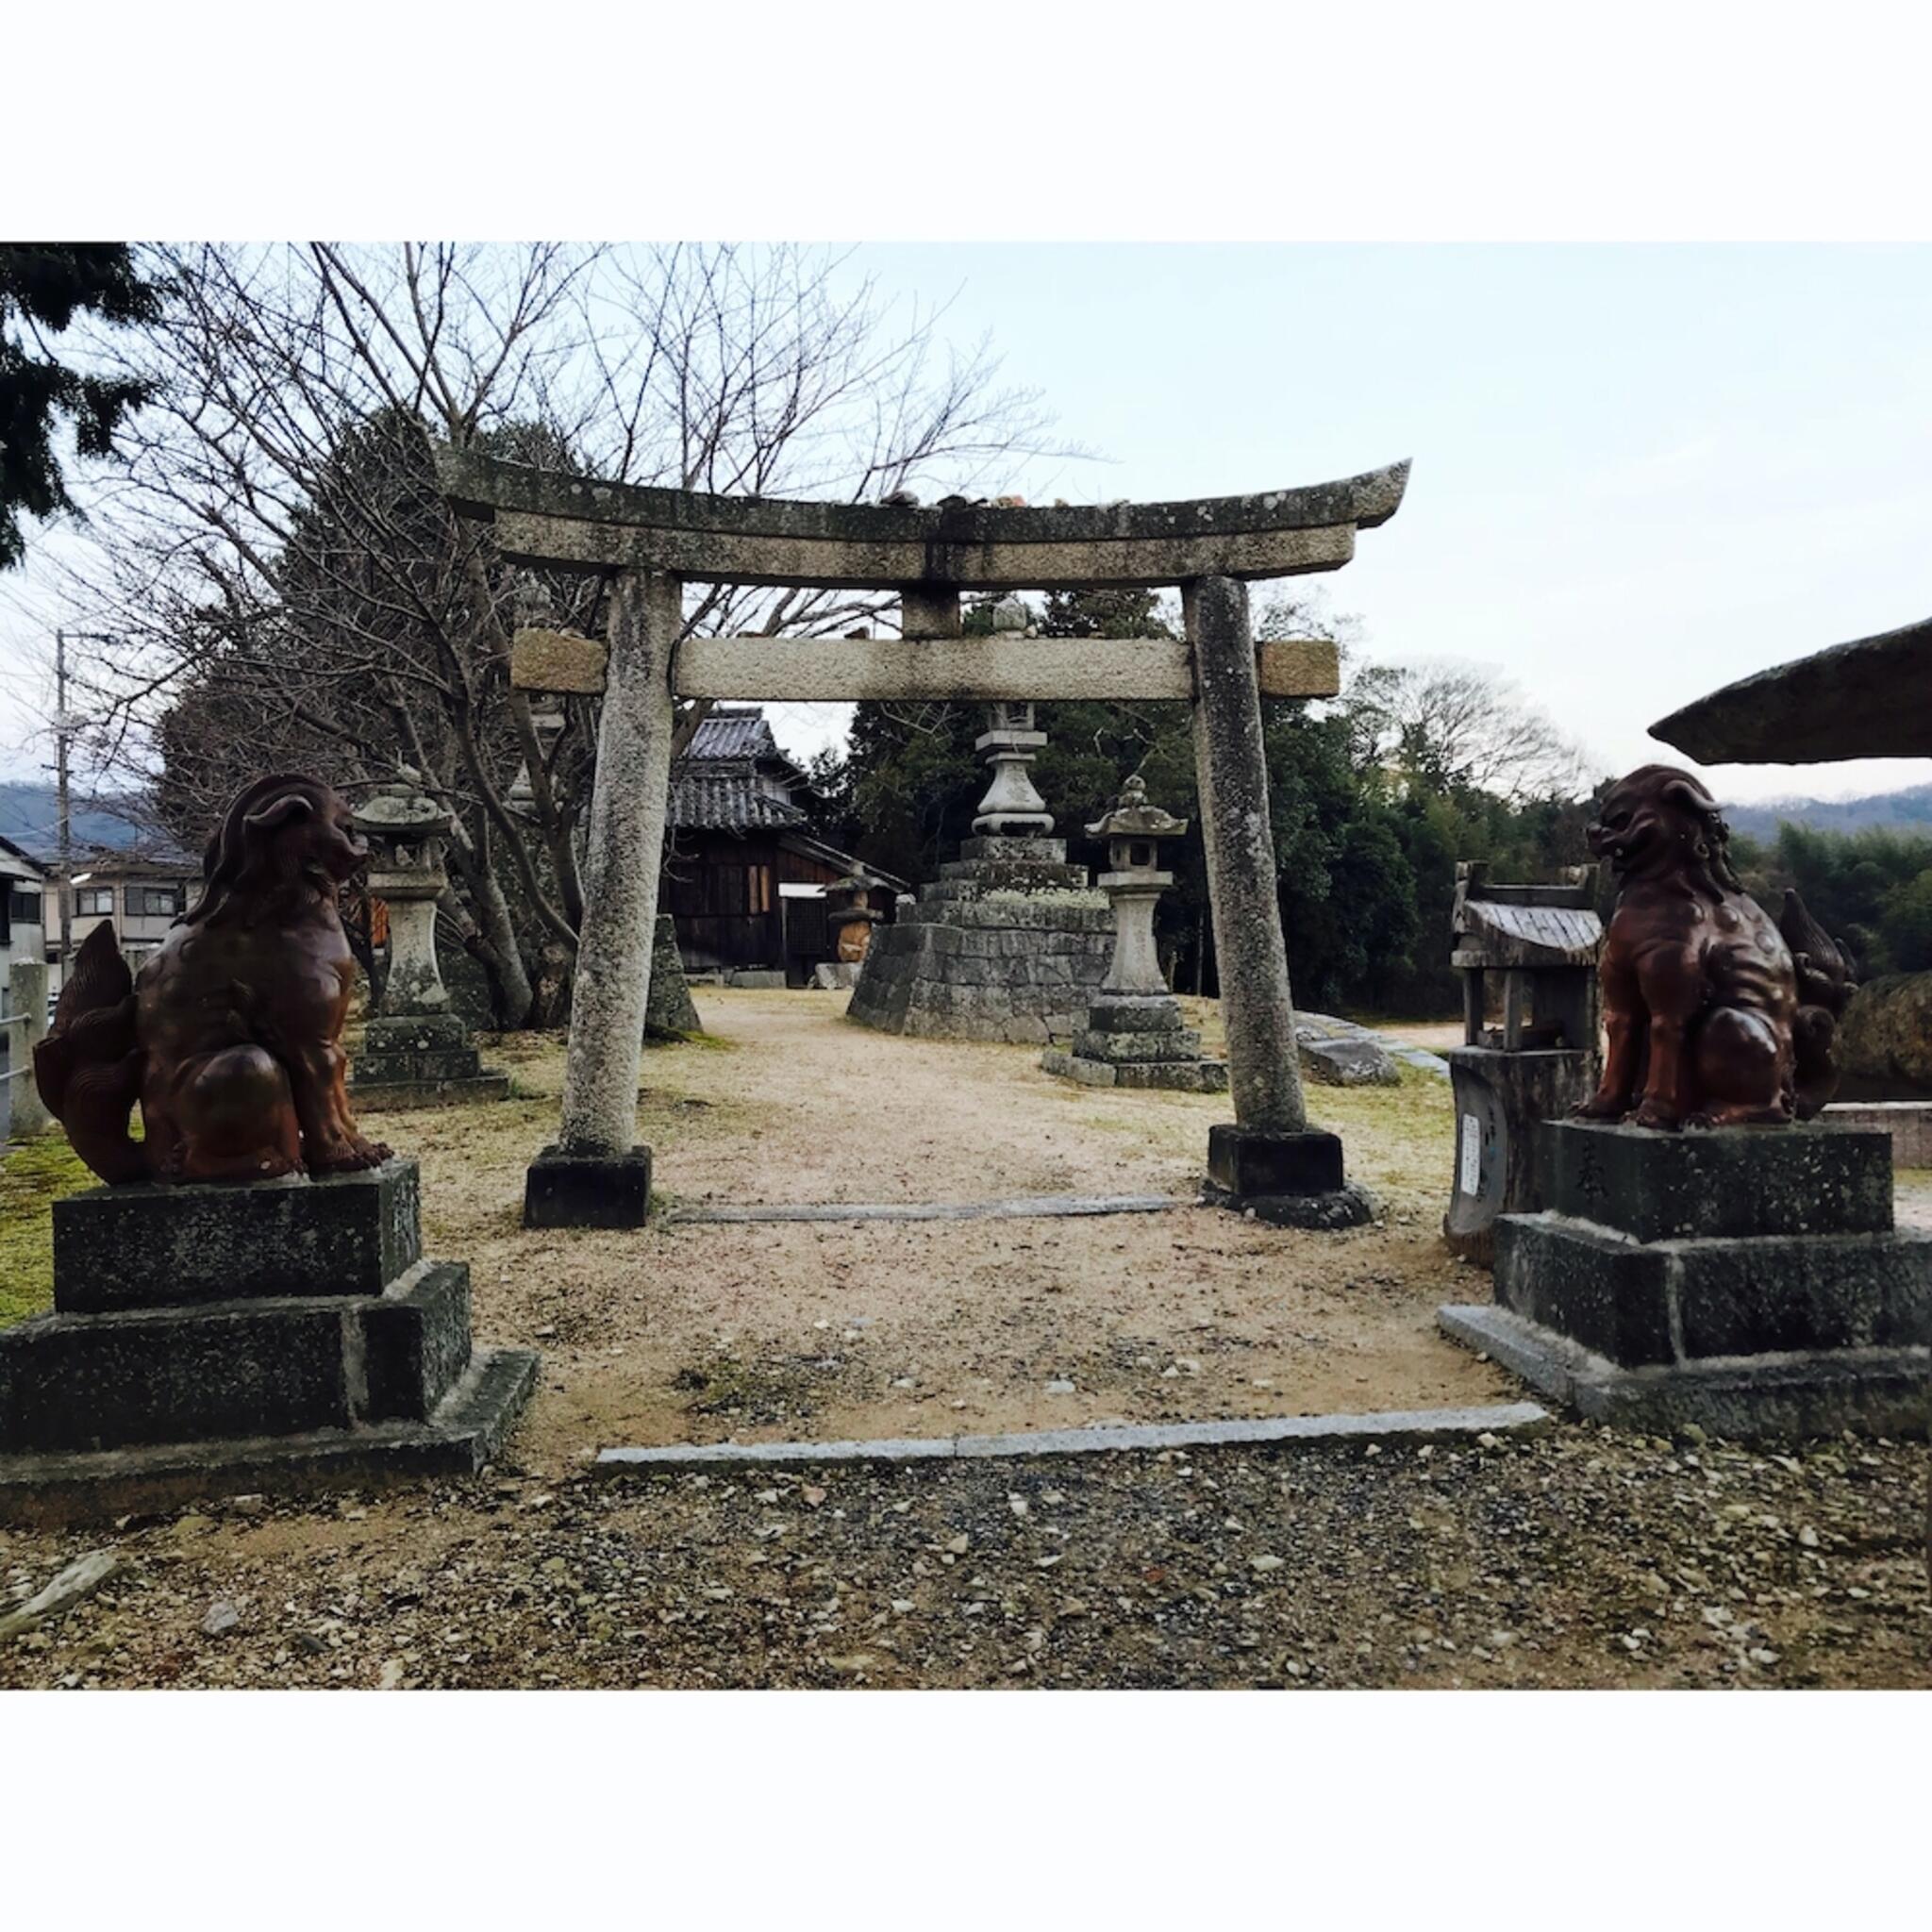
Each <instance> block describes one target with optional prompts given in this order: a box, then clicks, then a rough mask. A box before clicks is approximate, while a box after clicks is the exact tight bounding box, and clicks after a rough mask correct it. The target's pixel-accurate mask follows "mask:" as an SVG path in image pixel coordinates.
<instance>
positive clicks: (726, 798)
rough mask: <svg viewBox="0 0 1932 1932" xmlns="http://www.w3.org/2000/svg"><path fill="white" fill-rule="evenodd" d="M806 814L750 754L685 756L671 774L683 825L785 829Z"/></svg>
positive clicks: (677, 820)
mask: <svg viewBox="0 0 1932 1932" xmlns="http://www.w3.org/2000/svg"><path fill="white" fill-rule="evenodd" d="M759 723H760V724H762V723H763V720H760V721H759ZM805 816H806V815H805V812H804V810H803V809H802V808H800V807H798V806H795V805H793V804H791V802H790V801H789V800H788V799H785V798H783V797H780V796H779V795H778V793H777V792H776V791H774V790H773V789H772V784H771V780H769V779H768V778H765V777H762V776H760V774H759V773H758V768H757V766H756V765H755V764H753V762H752V760H751V759H750V758H680V759H679V760H678V762H677V765H676V766H675V769H674V770H673V772H672V774H671V823H672V824H673V825H674V826H675V827H676V828H677V829H678V830H679V831H687V832H756V831H782V830H784V829H785V828H786V827H787V826H790V825H802V824H804V823H805Z"/></svg>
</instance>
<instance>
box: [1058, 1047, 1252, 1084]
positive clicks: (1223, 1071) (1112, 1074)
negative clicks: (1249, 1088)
mask: <svg viewBox="0 0 1932 1932" xmlns="http://www.w3.org/2000/svg"><path fill="white" fill-rule="evenodd" d="M1040 1064H1041V1068H1042V1069H1043V1070H1044V1071H1045V1072H1047V1073H1049V1074H1055V1075H1057V1076H1058V1078H1060V1079H1062V1080H1077V1081H1078V1082H1079V1083H1080V1084H1081V1085H1082V1086H1083V1087H1149V1088H1161V1089H1164V1090H1167V1091H1171V1092H1175V1093H1225V1092H1226V1091H1227V1063H1226V1061H1225V1060H1204V1059H1157V1060H1127V1061H1121V1060H1108V1059H1091V1058H1088V1057H1087V1056H1085V1055H1084V1054H1080V1053H1074V1052H1069V1051H1068V1049H1067V1048H1065V1047H1063V1046H1050V1047H1048V1048H1047V1050H1046V1051H1045V1052H1044V1053H1043V1054H1041V1057H1040Z"/></svg>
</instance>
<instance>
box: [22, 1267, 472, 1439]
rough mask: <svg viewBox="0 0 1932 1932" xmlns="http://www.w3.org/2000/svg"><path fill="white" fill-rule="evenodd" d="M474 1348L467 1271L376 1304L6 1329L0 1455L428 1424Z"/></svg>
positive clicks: (287, 1302) (100, 1317) (428, 1271)
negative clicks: (372, 1425)
mask: <svg viewBox="0 0 1932 1932" xmlns="http://www.w3.org/2000/svg"><path fill="white" fill-rule="evenodd" d="M469 1354H470V1274H469V1270H468V1269H467V1268H466V1267H464V1266H462V1265H461V1264H460V1263H457V1262H447V1261H443V1262H439V1261H423V1262H419V1263H418V1264H417V1265H416V1266H415V1267H414V1268H412V1269H410V1270H409V1271H408V1273H407V1274H404V1275H402V1276H401V1277H400V1278H399V1279H398V1280H397V1281H396V1282H394V1283H393V1284H392V1285H391V1287H390V1288H389V1290H388V1291H386V1292H385V1293H383V1294H381V1295H375V1296H362V1295H358V1296H351V1297H343V1296H340V1295H311V1296H307V1297H302V1298H287V1297H270V1296H258V1297H256V1298H254V1299H251V1300H247V1301H230V1302H221V1303H215V1304H212V1305H208V1306H203V1307H164V1308H155V1307H145V1308H125V1309H122V1310H120V1311H118V1312H115V1313H112V1314H89V1315H75V1314H53V1315H40V1316H36V1317H34V1318H33V1319H32V1320H30V1321H26V1322H23V1323H21V1324H18V1325H17V1326H16V1327H13V1328H9V1329H7V1330H5V1331H4V1332H0V1454H20V1455H25V1454H28V1453H32V1454H46V1453H57V1452H70V1453H71V1452H86V1451H92V1450H103V1449H123V1448H128V1447H135V1446H141V1445H143V1444H151V1443H162V1442H186V1441H195V1440H198V1439H202V1438H226V1437H242V1436H277V1435H293V1434H297V1433H300V1432H303V1431H306V1430H313V1429H320V1428H348V1427H351V1426H354V1425H357V1424H368V1423H377V1422H393V1421H422V1420H423V1419H424V1418H425V1417H426V1416H427V1415H428V1414H429V1413H430V1411H431V1410H432V1409H434V1408H435V1407H436V1406H437V1404H438V1403H440V1402H441V1400H442V1398H443V1396H444V1395H445V1394H446V1393H447V1392H448V1391H449V1389H450V1386H451V1384H452V1383H454V1382H455V1380H456V1379H457V1377H458V1375H459V1374H461V1373H462V1369H463V1365H464V1364H465V1362H467V1360H468V1359H469Z"/></svg>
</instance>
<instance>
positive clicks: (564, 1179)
mask: <svg viewBox="0 0 1932 1932" xmlns="http://www.w3.org/2000/svg"><path fill="white" fill-rule="evenodd" d="M650 1213H651V1150H650V1149H649V1148H648V1147H646V1146H644V1145H642V1144H641V1143H640V1144H639V1145H638V1146H635V1147H633V1148H631V1150H630V1151H629V1152H628V1153H627V1154H572V1153H568V1152H566V1151H565V1150H564V1149H563V1148H562V1147H560V1146H558V1144H557V1143H556V1142H555V1141H553V1142H552V1143H551V1144H550V1145H549V1146H548V1147H546V1148H544V1150H543V1151H542V1153H541V1154H540V1155H538V1157H537V1158H536V1159H535V1160H533V1161H532V1162H531V1163H530V1165H529V1167H528V1169H527V1170H526V1171H525V1177H524V1225H525V1227H641V1226H643V1224H644V1223H645V1222H646V1221H647V1220H648V1219H649V1218H650Z"/></svg>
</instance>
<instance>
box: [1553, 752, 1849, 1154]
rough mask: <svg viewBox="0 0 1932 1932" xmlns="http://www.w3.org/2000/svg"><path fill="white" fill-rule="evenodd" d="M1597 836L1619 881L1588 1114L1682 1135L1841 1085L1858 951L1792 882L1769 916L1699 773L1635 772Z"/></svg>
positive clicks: (1811, 1105)
mask: <svg viewBox="0 0 1932 1932" xmlns="http://www.w3.org/2000/svg"><path fill="white" fill-rule="evenodd" d="M1589 837H1590V848H1591V851H1592V852H1593V853H1595V854H1596V856H1597V857H1598V858H1601V859H1604V860H1606V861H1607V862H1608V864H1609V865H1610V866H1611V868H1612V869H1613V871H1614V872H1615V874H1616V876H1617V879H1618V883H1619V887H1620V891H1619V894H1618V900H1617V910H1616V915H1615V917H1614V918H1612V920H1611V921H1610V926H1609V932H1608V934H1607V938H1606V941H1605V944H1604V951H1603V959H1602V964H1601V969H1600V971H1601V974H1602V980H1603V996H1604V997H1603V1003H1604V1022H1605V1027H1606V1031H1607V1035H1608V1041H1607V1053H1606V1055H1605V1060H1604V1077H1603V1083H1602V1085H1601V1086H1600V1087H1599V1088H1598V1089H1597V1091H1596V1093H1595V1095H1594V1097H1593V1098H1591V1100H1589V1101H1588V1102H1586V1103H1585V1104H1584V1106H1583V1107H1581V1108H1578V1109H1577V1112H1578V1113H1579V1115H1580V1116H1581V1117H1582V1118H1584V1119H1586V1120H1624V1119H1627V1120H1628V1121H1629V1122H1630V1124H1632V1125H1634V1126H1640V1127H1662V1128H1667V1129H1674V1128H1676V1127H1681V1126H1692V1127H1725V1126H1742V1125H1751V1124H1781V1123H1784V1122H1787V1121H1790V1120H1791V1119H1792V1118H1794V1117H1795V1118H1797V1119H1799V1120H1808V1119H1809V1118H1810V1117H1811V1116H1812V1115H1813V1114H1815V1113H1817V1112H1818V1111H1819V1109H1820V1108H1823V1107H1824V1104H1825V1102H1826V1101H1827V1100H1829V1099H1830V1098H1831V1095H1832V1092H1833V1091H1834V1090H1835V1089H1836V1087H1837V1085H1838V1068H1837V1065H1836V1063H1835V1060H1834V1057H1833V1044H1834V1041H1835V1039H1836V1036H1837V1031H1838V1016H1839V1014H1840V1013H1841V1012H1842V1011H1843V1010H1844V1005H1845V1002H1846V1000H1848V999H1849V998H1850V997H1851V992H1852V987H1853V983H1854V969H1853V965H1852V960H1851V957H1850V955H1849V954H1847V953H1846V952H1845V950H1844V949H1843V947H1841V946H1840V945H1839V944H1838V942H1837V941H1835V940H1833V939H1832V938H1831V937H1830V936H1829V935H1828V934H1827V933H1826V932H1825V931H1824V928H1823V927H1822V926H1820V925H1819V924H1818V923H1817V921H1816V920H1814V919H1813V918H1812V917H1811V915H1810V914H1809V913H1808V912H1807V910H1806V909H1805V906H1804V902H1803V901H1802V900H1801V899H1800V898H1799V897H1798V895H1797V893H1795V892H1790V891H1788V892H1787V893H1786V894H1785V908H1784V915H1783V917H1782V919H1781V920H1780V921H1779V922H1778V924H1775V925H1774V924H1773V923H1772V920H1771V917H1770V915H1769V914H1768V913H1767V912H1765V911H1764V909H1763V908H1761V907H1760V906H1759V905H1758V904H1757V901H1756V900H1755V899H1753V898H1752V897H1751V896H1750V895H1749V894H1748V893H1747V892H1746V891H1744V890H1743V888H1742V887H1741V886H1740V884H1739V882H1738V875H1737V874H1736V873H1735V872H1733V871H1732V870H1731V862H1730V858H1729V855H1728V850H1727V846H1728V841H1729V837H1730V833H1729V829H1728V827H1727V826H1726V825H1725V824H1724V818H1723V815H1722V814H1721V812H1720V811H1719V809H1718V806H1717V802H1716V800H1715V799H1713V798H1712V797H1711V796H1710V794H1709V793H1708V792H1707V791H1706V790H1705V789H1704V787H1703V786H1702V785H1701V784H1700V783H1699V782H1698V781H1697V780H1696V779H1695V778H1693V777H1692V776H1691V774H1690V773H1688V772H1680V771H1678V770H1676V769H1675V768H1674V766H1671V765H1645V766H1643V767H1642V768H1641V770H1638V771H1635V772H1632V773H1631V774H1630V775H1629V776H1628V777H1627V778H1625V779H1624V780H1623V782H1622V783H1621V784H1619V785H1618V786H1617V788H1616V789H1615V790H1614V791H1612V792H1611V793H1610V795H1609V796H1608V797H1607V799H1605V800H1604V803H1603V807H1602V809H1601V810H1600V811H1599V812H1598V814H1597V816H1596V818H1595V819H1594V820H1593V821H1592V823H1591V826H1590V832H1589Z"/></svg>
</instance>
